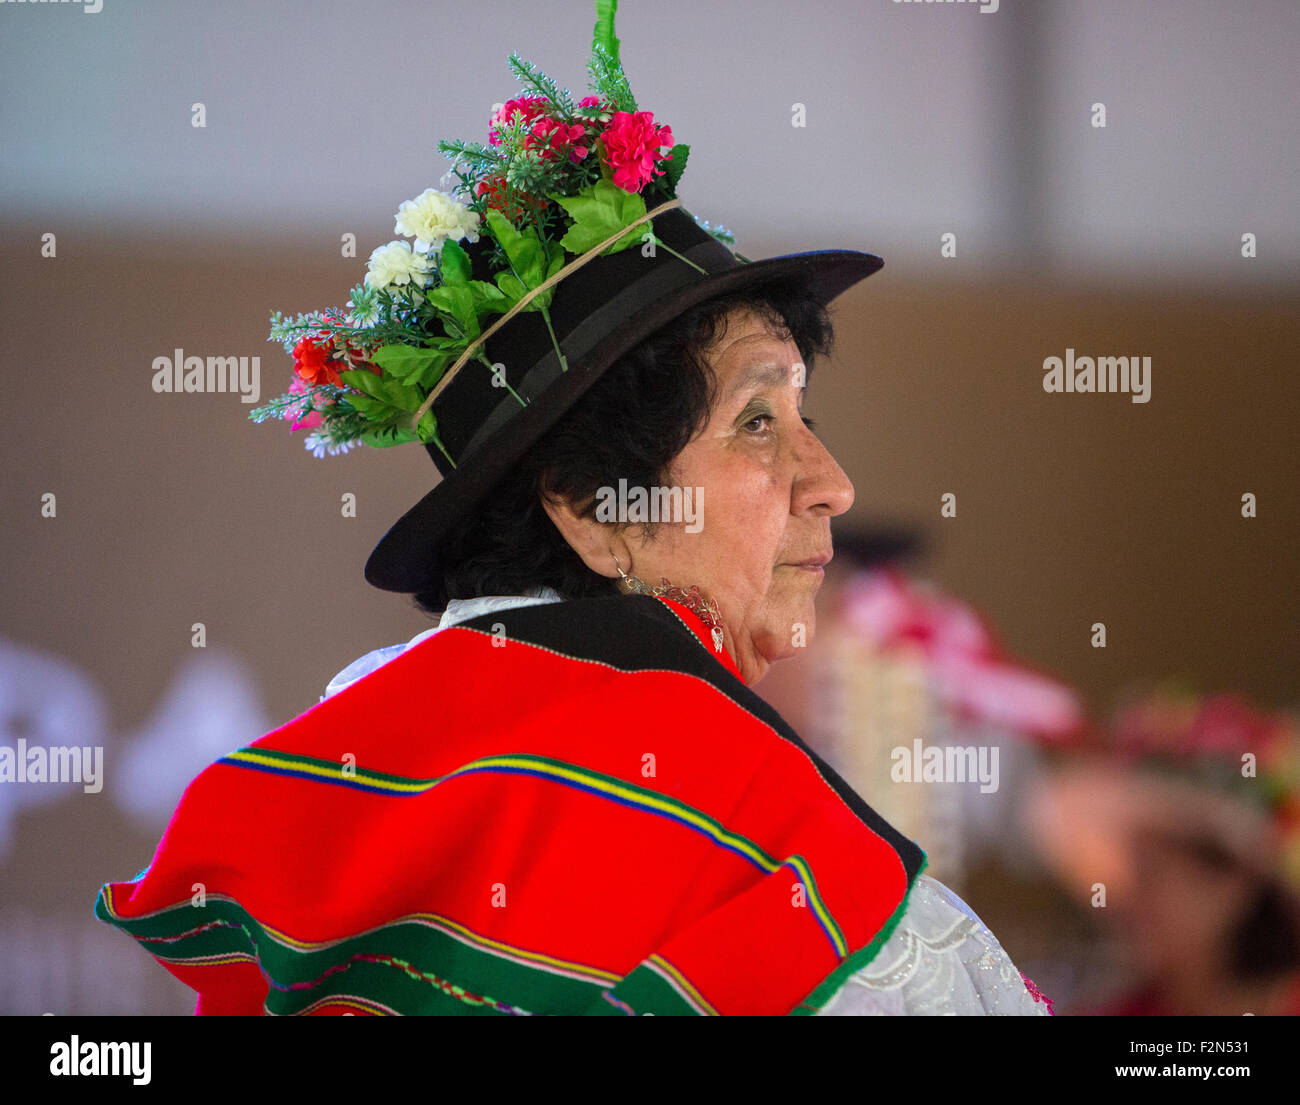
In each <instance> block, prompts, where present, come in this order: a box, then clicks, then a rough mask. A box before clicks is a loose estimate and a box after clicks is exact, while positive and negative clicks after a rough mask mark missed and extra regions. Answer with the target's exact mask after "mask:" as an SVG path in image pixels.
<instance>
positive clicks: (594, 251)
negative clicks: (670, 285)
mask: <svg viewBox="0 0 1300 1105" xmlns="http://www.w3.org/2000/svg"><path fill="white" fill-rule="evenodd" d="M681 205H682V201H681V200H680V199H671V200H667V201H666V202H664V203H661V204H660V205H659V206H658V207H655V208H652V209H651V210H649V211H647V212H646V213H645V214H644V215H642V216H641V217H640V218H638V219H635V220H634V221H632V222H630V223H628V224H627V225H626V226H622V227H619V229H618V230H616V231H615V232H614V233H613V234H611V235H610V236H609V237H608V238H606V239H605V240H604V241H603V242H597V243H596V245H594V246H592V247H591V248H590V249H589V250H587V251H586V252H585V253H583V254H580V255H579V256H577V257H575V258H574V259H573V260H572V261H570V262H569V263H568V264H567V265H565V266H564V267H563V268H562V269H560V270H559V271H558V272H556V273H555V275H554V276H549V277H547V278H546V279H545V280H543V281H542V282H541V283H540V284H538V285H537V287H535V288H530V289H529V290H528V291H527V292H525V293H524V294H523V295H522V296H520V297H519V299H518V301H517V302H516V303H515V304H514V306H512V307H511V308H510V310H508V311H507V312H506V313H505V314H503V315H502V316H501V317H500V318H499V319H497V320H496V322H494V323H493V324H492V325H491V326H489V327H488V328H487V329H486V330H484V331H483V332H482V333H481V334H479V336H478V337H477V338H475V339H474V340H473V341H472V342H470V344H469V346H468V347H467V348H466V349H465V352H463V353H462V354H461V355H460V356H459V357H458V358H456V363H455V364H453V365H452V366H451V367H450V368H449V369H447V371H446V372H444V373H443V374H442V379H440V380H439V381H438V383H437V384H435V385H434V388H433V390H432V391H430V392H429V394H428V395H426V396H425V397H424V402H423V403H421V404H420V406H419V408H418V409H417V410H416V412H415V414H414V415H412V416H411V427H412V428H413V429H414V428H415V427H417V426H419V424H420V419H421V418H423V417H424V416H425V414H427V413H428V411H429V408H430V407H432V406H433V403H434V400H435V399H437V398H438V396H439V395H441V394H442V391H443V389H444V388H445V387H446V386H447V385H448V384H450V383H451V381H452V379H453V378H454V377H455V375H456V373H458V372H459V371H460V370H461V369H462V368H464V367H465V365H466V364H467V363H468V362H469V360H470V358H471V357H473V356H474V355H475V354H476V353H477V352H478V351H479V348H480V346H482V345H483V343H484V342H486V341H487V340H488V338H490V337H491V336H492V335H493V334H495V333H496V332H497V331H498V330H500V329H501V327H503V326H504V325H505V324H506V323H507V322H509V321H510V320H511V319H512V318H514V317H515V315H517V314H519V312H520V311H522V310H524V309H526V308H527V306H528V304H530V303H531V302H532V301H533V300H534V299H536V298H537V297H538V296H539V295H541V294H542V293H543V292H544V291H547V290H548V289H550V288H553V287H555V285H556V284H558V283H559V282H560V281H561V280H563V279H564V278H565V277H566V276H568V275H569V274H570V273H574V272H577V271H578V269H580V268H582V266H583V265H585V264H586V263H587V262H588V261H591V260H594V259H595V258H596V257H599V256H600V254H601V253H602V252H603V251H604V250H606V249H608V248H609V247H610V246H612V245H613V244H614V243H615V242H617V241H619V240H620V239H621V238H625V237H626V236H627V232H628V231H629V230H632V229H633V228H634V227H638V226H640V225H641V224H642V223H647V222H649V221H650V220H651V219H653V218H655V216H657V215H662V214H663V213H664V212H665V211H671V210H672V209H673V208H675V207H681ZM659 244H660V245H663V243H662V242H660V243H659ZM664 248H665V249H667V250H668V252H669V253H671V254H673V256H675V257H678V258H680V259H681V260H683V261H686V263H687V264H688V265H690V266H691V267H692V268H695V269H699V271H700V272H702V273H704V275H705V276H707V275H708V273H707V272H705V270H704V269H702V268H700V266H699V265H697V264H695V262H694V261H688V260H687V259H686V258H685V257H682V255H681V254H680V253H677V251H676V250H673V249H669V248H668V246H666V245H665V246H664ZM547 328H548V329H549V328H550V320H549V319H548V320H547ZM551 340H552V341H555V332H554V331H552V332H551ZM555 352H556V354H557V355H558V356H559V358H560V364H561V366H563V367H564V368H565V370H566V371H567V368H568V366H567V365H565V364H564V354H563V353H560V347H559V344H558V343H556V347H555ZM447 459H448V460H450V459H451V458H450V457H448V458H447ZM452 467H455V462H454V461H453V462H452Z"/></svg>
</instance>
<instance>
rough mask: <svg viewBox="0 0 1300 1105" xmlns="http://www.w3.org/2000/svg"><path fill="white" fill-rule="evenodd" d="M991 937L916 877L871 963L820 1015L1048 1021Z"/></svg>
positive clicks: (1030, 987)
mask: <svg viewBox="0 0 1300 1105" xmlns="http://www.w3.org/2000/svg"><path fill="white" fill-rule="evenodd" d="M1051 1012H1052V1011H1051V1002H1050V1001H1049V1000H1048V999H1047V998H1046V997H1044V996H1043V995H1042V994H1041V993H1039V991H1038V988H1037V987H1036V986H1034V984H1033V983H1032V982H1031V981H1029V980H1028V979H1026V978H1024V976H1022V975H1021V974H1020V972H1019V971H1018V970H1016V966H1015V964H1014V963H1012V962H1011V959H1010V958H1009V957H1008V956H1007V953H1006V952H1005V951H1003V950H1002V945H1001V944H999V943H998V941H997V937H995V936H994V935H993V933H991V932H990V931H989V930H988V928H986V927H985V925H984V923H983V922H982V921H981V920H980V919H979V918H978V917H977V916H976V915H975V914H974V912H973V911H972V910H971V908H970V906H968V905H967V904H966V903H965V902H964V901H962V900H961V898H959V897H958V896H957V895H956V894H954V893H953V892H952V891H951V890H949V889H948V888H947V887H946V886H944V885H943V883H941V882H939V881H938V880H937V879H933V878H931V877H930V876H928V875H921V876H920V877H918V879H917V880H916V885H915V887H913V889H912V896H911V898H910V899H909V901H908V905H907V909H906V911H905V912H904V913H903V916H902V918H901V919H900V920H899V922H898V927H897V928H896V929H894V931H893V933H892V934H891V935H890V937H889V939H888V940H887V941H886V942H885V945H884V947H883V948H881V949H880V952H879V953H878V954H877V955H876V958H875V959H874V960H872V962H871V963H870V964H868V965H867V966H866V967H864V968H863V969H862V970H860V971H858V972H856V973H855V974H853V975H851V976H849V978H848V979H847V980H846V981H845V983H844V985H843V986H841V987H840V989H839V990H838V991H836V993H835V995H834V996H833V997H832V998H831V999H830V1001H828V1002H827V1003H826V1004H825V1005H824V1006H823V1007H822V1009H821V1011H820V1015H821V1016H829V1017H837V1016H838V1017H869V1016H1031V1017H1032V1016H1050V1015H1051Z"/></svg>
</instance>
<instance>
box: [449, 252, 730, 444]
mask: <svg viewBox="0 0 1300 1105" xmlns="http://www.w3.org/2000/svg"><path fill="white" fill-rule="evenodd" d="M716 249H717V244H716V242H714V241H713V240H710V241H706V242H701V243H699V244H698V245H695V246H692V247H691V248H690V249H687V250H685V251H684V253H682V254H681V256H682V258H683V259H684V260H687V261H691V262H702V263H704V262H707V260H708V258H709V257H710V256H711V255H715V251H716ZM708 275H714V274H713V273H709V274H708ZM698 279H700V276H699V274H698V273H697V272H695V271H693V270H692V269H690V268H689V267H687V266H686V265H660V266H658V267H657V268H656V269H655V271H654V272H652V273H650V274H649V275H648V276H645V277H642V278H641V279H640V280H638V281H637V282H636V283H634V284H632V285H630V286H629V287H627V288H624V289H623V291H621V292H620V293H619V294H618V295H616V296H614V297H613V298H612V299H610V300H608V301H607V302H605V303H603V304H601V306H600V307H599V308H597V309H596V310H595V311H592V312H591V314H589V315H588V316H587V317H586V318H585V319H584V320H583V321H582V322H581V323H579V324H578V326H576V327H575V328H574V329H573V331H572V332H571V333H569V334H567V335H565V337H564V338H563V340H562V341H561V342H560V344H561V345H562V346H563V347H564V354H565V358H566V359H567V360H568V361H569V362H570V364H575V365H576V364H578V363H579V362H580V361H581V360H582V358H583V357H585V356H586V355H587V354H588V353H590V352H591V350H592V349H594V348H595V347H596V344H597V343H598V342H600V341H601V340H602V339H604V338H605V337H606V335H607V334H608V333H609V329H610V326H609V323H610V320H618V319H623V318H626V317H627V315H628V309H629V308H630V307H633V306H643V307H644V306H649V305H650V304H653V303H655V302H657V301H658V300H660V299H663V298H664V297H666V296H670V295H673V294H674V293H675V292H677V291H679V290H680V289H682V288H684V287H686V286H687V285H689V284H693V283H695V282H696V281H697V280H698ZM563 374H564V370H563V368H562V366H561V364H560V357H559V354H558V353H556V351H555V350H554V349H550V350H547V352H546V353H545V354H544V355H543V356H542V357H541V359H540V360H538V361H537V362H536V363H535V364H534V365H533V366H532V367H531V368H530V369H529V370H528V371H527V372H526V373H524V375H523V378H522V379H521V380H519V381H518V383H517V384H516V388H517V390H518V391H519V393H520V394H521V395H528V396H537V395H540V394H541V393H542V392H543V391H545V390H546V389H547V388H548V387H550V386H551V384H553V383H555V381H556V380H558V379H559V378H560V377H561V376H562V375H563ZM522 410H523V408H522V407H520V405H519V404H518V402H516V401H515V400H514V399H513V398H510V397H507V398H505V399H502V400H501V402H500V403H498V404H497V406H496V407H495V409H494V410H493V411H492V413H491V414H489V415H488V416H487V418H485V419H484V420H483V422H482V423H481V424H480V425H479V428H478V429H477V430H475V431H474V434H473V436H471V437H470V439H469V441H468V442H467V443H466V444H465V447H464V448H463V449H462V450H461V452H460V460H459V463H461V464H464V463H465V462H466V461H467V460H469V459H470V458H471V457H472V456H473V454H474V453H475V452H476V451H477V450H478V449H479V448H481V447H482V446H483V444H484V443H485V442H486V441H487V440H488V439H489V438H490V437H491V436H492V435H493V434H495V433H496V432H497V430H499V429H500V428H501V427H502V426H504V425H505V424H506V423H507V422H509V421H510V420H511V419H512V418H514V417H515V416H516V415H517V414H519V413H520V412H521V411H522Z"/></svg>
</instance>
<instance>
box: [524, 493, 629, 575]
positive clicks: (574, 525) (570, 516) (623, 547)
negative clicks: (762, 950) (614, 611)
mask: <svg viewBox="0 0 1300 1105" xmlns="http://www.w3.org/2000/svg"><path fill="white" fill-rule="evenodd" d="M542 506H543V508H544V509H545V510H546V513H547V514H548V515H549V516H550V519H551V521H552V522H553V523H554V525H555V528H556V529H557V530H559V531H560V536H561V537H563V538H564V540H565V541H567V542H568V544H569V547H570V548H571V549H573V551H574V552H576V553H577V554H578V555H579V556H580V557H582V562H583V563H584V564H586V565H587V567H588V568H590V569H591V570H592V571H593V572H595V573H596V574H597V575H602V576H608V577H610V578H611V579H612V578H614V577H616V576H617V575H618V568H617V567H616V566H615V564H614V557H613V556H611V555H610V552H611V549H612V550H613V552H614V553H615V554H617V555H618V557H619V560H620V562H621V563H623V564H629V563H631V556H630V555H629V553H628V549H627V543H626V542H625V541H624V540H623V538H622V536H621V535H620V534H619V532H618V527H617V526H615V525H614V524H613V523H610V522H598V521H596V519H595V518H591V517H587V516H586V515H582V514H579V513H578V512H577V511H576V510H574V508H573V504H572V503H571V502H569V500H568V499H566V498H563V497H561V496H559V495H555V494H551V493H548V492H546V491H543V492H542Z"/></svg>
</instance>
